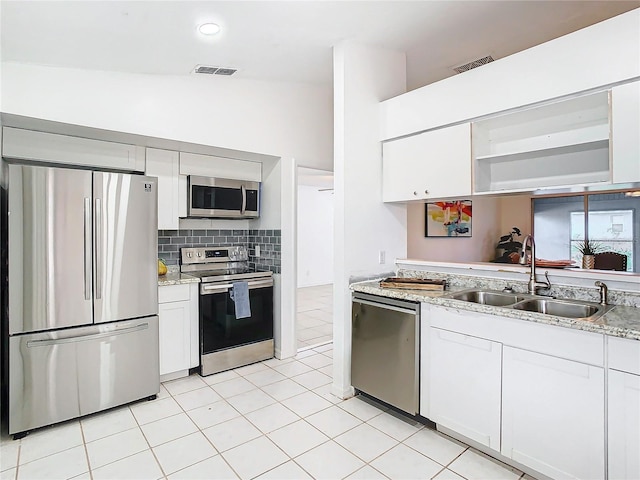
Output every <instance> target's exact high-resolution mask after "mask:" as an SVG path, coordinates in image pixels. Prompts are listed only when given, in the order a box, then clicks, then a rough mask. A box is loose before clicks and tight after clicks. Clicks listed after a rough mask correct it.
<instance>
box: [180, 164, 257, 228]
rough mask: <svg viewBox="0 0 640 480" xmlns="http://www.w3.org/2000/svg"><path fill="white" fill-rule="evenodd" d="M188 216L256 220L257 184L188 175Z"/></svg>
mask: <svg viewBox="0 0 640 480" xmlns="http://www.w3.org/2000/svg"><path fill="white" fill-rule="evenodd" d="M187 190H188V194H189V198H188V201H187V215H188V216H189V217H206V218H257V217H259V216H260V183H259V182H250V181H244V180H232V179H226V178H211V177H199V176H195V175H189V176H188V177H187Z"/></svg>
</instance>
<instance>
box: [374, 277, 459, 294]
mask: <svg viewBox="0 0 640 480" xmlns="http://www.w3.org/2000/svg"><path fill="white" fill-rule="evenodd" d="M380 287H381V288H406V289H410V290H432V291H439V292H442V291H444V290H446V288H447V281H446V280H430V279H428V278H405V277H389V278H385V279H384V280H380Z"/></svg>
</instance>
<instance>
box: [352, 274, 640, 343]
mask: <svg viewBox="0 0 640 480" xmlns="http://www.w3.org/2000/svg"><path fill="white" fill-rule="evenodd" d="M350 288H351V290H352V291H354V292H362V293H369V294H371V295H379V296H383V297H390V298H398V299H402V300H413V301H416V302H425V303H430V304H432V305H441V306H443V307H450V308H457V309H460V310H467V311H472V312H478V313H486V314H492V315H500V316H503V317H508V318H515V319H519V320H527V321H530V322H537V323H544V324H547V325H558V326H561V327H568V328H574V329H578V330H584V331H587V332H595V333H603V334H605V335H611V336H615V337H621V338H629V339H632V340H640V308H636V307H627V306H622V305H616V306H614V307H613V308H612V309H611V310H609V311H608V312H606V313H605V314H604V315H602V316H601V317H600V318H597V319H596V320H594V321H588V320H578V319H573V318H565V317H557V316H555V315H548V314H543V313H536V312H527V311H523V310H515V309H512V308H505V307H493V306H490V305H481V304H478V303H473V302H465V301H461V300H454V299H452V298H447V296H448V295H449V294H451V293H454V292H456V291H461V290H467V289H469V288H470V287H451V288H449V289H447V290H446V291H444V292H438V291H423V290H405V289H394V288H380V282H379V281H378V280H375V281H367V282H361V283H354V284H351V286H350Z"/></svg>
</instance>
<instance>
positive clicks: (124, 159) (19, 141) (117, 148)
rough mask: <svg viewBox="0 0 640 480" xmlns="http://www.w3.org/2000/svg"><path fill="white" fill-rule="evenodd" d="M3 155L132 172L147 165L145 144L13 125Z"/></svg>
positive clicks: (4, 140) (7, 129)
mask: <svg viewBox="0 0 640 480" xmlns="http://www.w3.org/2000/svg"><path fill="white" fill-rule="evenodd" d="M2 156H3V157H6V158H15V159H19V160H30V161H37V162H47V163H62V164H67V165H77V166H83V167H97V168H108V169H111V170H125V171H132V172H133V171H139V172H143V171H144V169H145V149H144V147H137V146H135V145H127V144H124V143H115V142H104V141H101V140H92V139H88V138H81V137H72V136H68V135H58V134H55V133H45V132H36V131H32V130H23V129H20V128H12V127H4V128H3V129H2Z"/></svg>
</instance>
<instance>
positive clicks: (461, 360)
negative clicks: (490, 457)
mask: <svg viewBox="0 0 640 480" xmlns="http://www.w3.org/2000/svg"><path fill="white" fill-rule="evenodd" d="M428 354H429V357H430V358H429V364H430V366H431V367H430V372H431V375H430V379H429V381H430V387H429V416H430V419H431V420H432V421H434V422H436V423H438V424H440V425H442V426H445V427H447V428H450V429H451V430H454V431H456V432H458V433H460V434H462V435H464V436H465V437H468V438H470V439H472V440H475V441H476V442H479V443H481V444H482V445H486V446H487V447H490V448H492V449H494V450H500V391H501V368H502V365H501V362H502V345H501V344H500V343H496V342H492V341H489V340H484V339H481V338H476V337H472V336H468V335H462V334H459V333H454V332H449V331H446V330H442V329H439V328H431V334H430V340H429V348H428Z"/></svg>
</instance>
